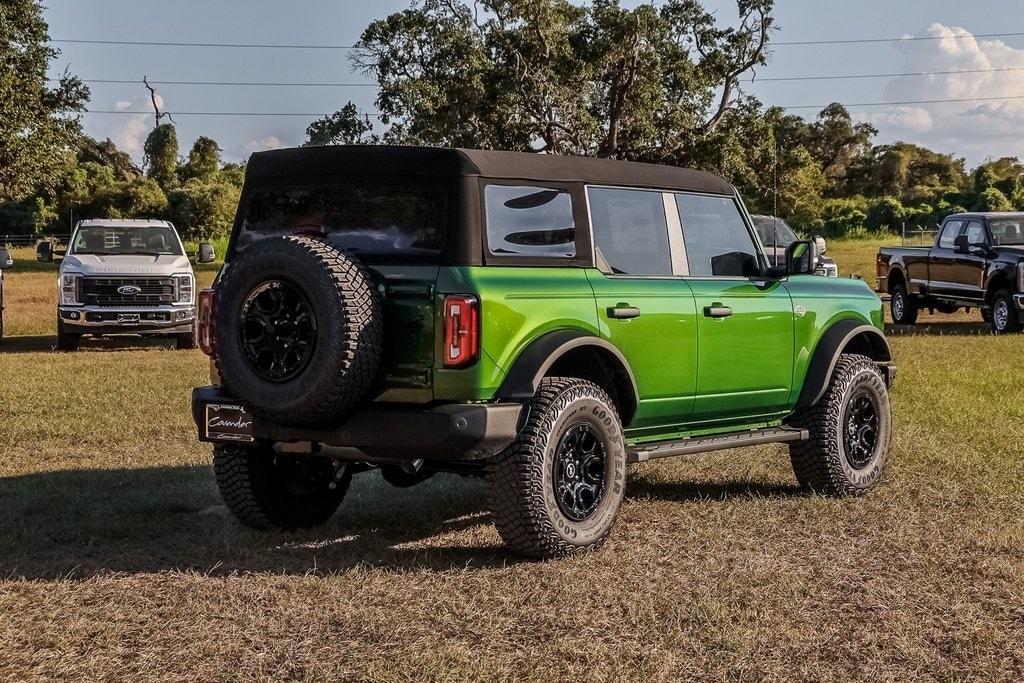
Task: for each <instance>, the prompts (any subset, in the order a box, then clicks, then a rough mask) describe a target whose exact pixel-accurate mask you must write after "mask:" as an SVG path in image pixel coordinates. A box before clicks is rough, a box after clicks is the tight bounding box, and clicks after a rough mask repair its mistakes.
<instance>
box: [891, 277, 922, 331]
mask: <svg viewBox="0 0 1024 683" xmlns="http://www.w3.org/2000/svg"><path fill="white" fill-rule="evenodd" d="M889 308H890V310H891V312H892V321H893V322H894V323H896V324H897V325H913V324H914V323H916V322H917V310H918V309H917V301H915V300H914V298H913V297H912V296H910V293H909V292H908V291H907V286H906V285H904V284H898V285H896V286H894V287H893V288H892V299H891V300H890V301H889Z"/></svg>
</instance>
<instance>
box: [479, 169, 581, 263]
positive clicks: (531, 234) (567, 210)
mask: <svg viewBox="0 0 1024 683" xmlns="http://www.w3.org/2000/svg"><path fill="white" fill-rule="evenodd" d="M484 200H485V203H486V206H487V246H488V248H489V249H490V252H491V253H492V254H495V255H499V256H509V255H515V256H535V257H541V258H545V257H547V258H566V257H568V258H572V257H574V256H576V224H575V221H574V220H573V215H572V199H571V198H570V197H569V193H568V192H566V191H565V190H554V189H551V188H546V187H532V186H526V185H488V186H487V187H486V189H485V190H484Z"/></svg>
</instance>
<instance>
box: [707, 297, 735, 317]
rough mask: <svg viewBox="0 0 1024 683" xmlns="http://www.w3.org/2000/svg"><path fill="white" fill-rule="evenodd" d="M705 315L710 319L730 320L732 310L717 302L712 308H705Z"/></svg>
mask: <svg viewBox="0 0 1024 683" xmlns="http://www.w3.org/2000/svg"><path fill="white" fill-rule="evenodd" d="M704 315H706V316H707V317H709V318H728V317H729V316H730V315H732V308H731V307H729V306H724V305H722V304H720V303H718V302H717V301H716V302H715V303H713V304H711V305H710V306H705V307H704Z"/></svg>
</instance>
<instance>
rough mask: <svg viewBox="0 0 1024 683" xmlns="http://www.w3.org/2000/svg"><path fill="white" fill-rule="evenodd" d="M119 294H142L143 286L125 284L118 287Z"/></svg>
mask: <svg viewBox="0 0 1024 683" xmlns="http://www.w3.org/2000/svg"><path fill="white" fill-rule="evenodd" d="M117 293H118V294H124V295H125V296H135V295H136V294H142V287H136V286H135V285H123V286H121V287H118V288H117Z"/></svg>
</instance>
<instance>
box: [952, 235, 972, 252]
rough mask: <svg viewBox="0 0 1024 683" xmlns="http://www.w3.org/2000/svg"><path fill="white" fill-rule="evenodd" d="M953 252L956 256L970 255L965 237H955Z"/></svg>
mask: <svg viewBox="0 0 1024 683" xmlns="http://www.w3.org/2000/svg"><path fill="white" fill-rule="evenodd" d="M953 251H955V252H956V253H958V254H969V253H971V244H970V242H968V241H967V235H957V236H956V239H954V240H953Z"/></svg>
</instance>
